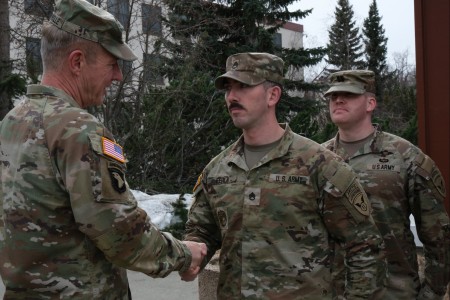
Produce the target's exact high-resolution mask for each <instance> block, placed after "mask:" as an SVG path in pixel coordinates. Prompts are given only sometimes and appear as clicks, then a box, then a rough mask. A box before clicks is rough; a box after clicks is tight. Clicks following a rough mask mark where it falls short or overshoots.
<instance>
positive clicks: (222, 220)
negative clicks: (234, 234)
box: [217, 208, 228, 229]
mask: <svg viewBox="0 0 450 300" xmlns="http://www.w3.org/2000/svg"><path fill="white" fill-rule="evenodd" d="M217 219H218V220H219V224H220V227H221V228H223V229H228V216H227V213H226V212H225V210H224V209H222V208H218V209H217Z"/></svg>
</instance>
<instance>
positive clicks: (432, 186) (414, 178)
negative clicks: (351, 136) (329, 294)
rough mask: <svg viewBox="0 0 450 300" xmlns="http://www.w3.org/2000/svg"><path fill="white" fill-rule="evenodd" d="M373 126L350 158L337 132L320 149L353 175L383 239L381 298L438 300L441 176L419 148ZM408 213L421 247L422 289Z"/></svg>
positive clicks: (445, 241)
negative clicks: (332, 154) (385, 265)
mask: <svg viewBox="0 0 450 300" xmlns="http://www.w3.org/2000/svg"><path fill="white" fill-rule="evenodd" d="M375 127H376V131H375V134H374V137H373V139H371V140H370V141H368V142H367V143H366V144H365V145H364V146H363V147H361V148H360V149H359V150H358V151H357V152H356V153H355V154H353V155H351V156H350V155H348V154H347V153H346V152H345V150H344V149H343V148H342V147H339V134H338V135H337V136H336V137H335V138H334V139H332V140H330V141H328V142H326V143H324V146H326V147H327V148H328V149H330V150H331V151H333V152H336V153H337V154H338V155H340V156H341V157H342V158H344V159H345V161H346V162H348V163H349V165H350V166H351V167H352V168H353V169H354V170H355V171H356V172H357V174H358V176H359V180H360V182H361V184H362V185H363V187H364V189H365V191H366V193H367V195H368V197H369V199H370V202H371V204H372V208H373V212H372V216H373V218H374V220H375V222H376V224H377V226H378V228H379V230H380V232H381V234H382V235H383V238H384V241H385V246H386V257H387V262H388V280H387V290H386V294H385V296H384V297H383V299H442V295H444V293H445V290H446V286H447V283H448V282H449V278H450V276H449V273H450V231H449V229H450V228H449V217H448V215H447V214H446V212H445V207H444V198H445V187H444V182H443V178H442V176H441V173H440V172H439V170H438V168H437V167H436V165H435V164H434V162H433V161H432V160H431V158H430V157H428V156H427V155H425V154H424V153H423V152H422V151H421V150H420V149H419V148H417V147H416V146H414V145H412V144H411V143H410V142H408V141H406V140H404V139H402V138H400V137H398V136H395V135H392V134H389V133H386V132H383V131H381V129H380V128H379V127H378V126H376V125H375ZM410 214H413V215H414V218H415V221H416V226H417V230H418V235H419V238H420V240H421V242H422V243H423V245H424V255H425V259H426V267H425V283H424V285H423V286H422V288H421V285H420V282H419V275H418V266H417V253H416V246H415V243H414V237H413V234H412V233H411V230H410V221H409V215H410ZM341 267H342V268H343V266H341ZM338 268H339V267H338ZM341 279H342V278H341ZM343 284H344V283H343V282H341V286H342V285H343Z"/></svg>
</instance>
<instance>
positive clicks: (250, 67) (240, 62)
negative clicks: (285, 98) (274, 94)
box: [214, 52, 284, 90]
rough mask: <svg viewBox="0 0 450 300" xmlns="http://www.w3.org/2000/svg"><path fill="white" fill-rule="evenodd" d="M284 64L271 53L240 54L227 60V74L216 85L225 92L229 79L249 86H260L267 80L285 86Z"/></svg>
mask: <svg viewBox="0 0 450 300" xmlns="http://www.w3.org/2000/svg"><path fill="white" fill-rule="evenodd" d="M283 66H284V62H283V60H282V59H281V58H279V57H278V56H275V55H272V54H269V53H257V52H249V53H238V54H234V55H231V56H229V57H228V58H227V65H226V73H225V74H223V75H221V76H219V77H217V78H216V80H215V82H214V84H215V86H216V88H217V89H219V90H223V89H224V83H225V80H226V79H227V78H230V79H234V80H236V81H239V82H242V83H245V84H248V85H251V86H253V85H258V84H260V83H263V82H264V81H266V80H269V81H272V82H275V83H278V84H280V85H282V84H283V78H284V76H283V75H284V74H283Z"/></svg>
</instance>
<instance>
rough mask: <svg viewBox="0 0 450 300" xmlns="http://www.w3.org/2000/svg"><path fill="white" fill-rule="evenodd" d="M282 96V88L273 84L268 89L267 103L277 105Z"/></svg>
mask: <svg viewBox="0 0 450 300" xmlns="http://www.w3.org/2000/svg"><path fill="white" fill-rule="evenodd" d="M280 97H281V88H280V87H279V86H273V87H270V88H268V89H267V98H268V99H267V105H268V106H269V107H271V106H275V105H277V103H278V101H280Z"/></svg>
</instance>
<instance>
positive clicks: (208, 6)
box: [127, 0, 325, 192]
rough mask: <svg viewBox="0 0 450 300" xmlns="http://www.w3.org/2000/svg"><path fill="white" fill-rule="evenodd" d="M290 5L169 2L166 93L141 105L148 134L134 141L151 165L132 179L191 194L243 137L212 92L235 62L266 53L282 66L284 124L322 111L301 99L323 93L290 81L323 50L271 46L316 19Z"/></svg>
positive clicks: (280, 0)
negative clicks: (231, 59) (297, 23)
mask: <svg viewBox="0 0 450 300" xmlns="http://www.w3.org/2000/svg"><path fill="white" fill-rule="evenodd" d="M293 2H295V1H294V0H277V1H274V0H251V1H242V0H235V1H231V0H227V1H225V0H222V1H204V0H192V1H179V0H164V4H165V7H166V8H167V15H165V16H164V17H163V22H162V24H163V28H167V29H168V31H167V33H168V34H170V37H166V36H164V35H163V36H161V38H160V39H159V41H157V43H156V44H155V49H156V52H157V53H159V54H160V59H161V62H160V71H161V74H162V75H163V76H164V77H165V78H166V79H167V80H168V82H169V86H167V87H164V88H163V89H158V88H154V89H151V90H150V91H149V93H148V94H147V97H146V99H145V100H144V107H143V110H145V113H146V118H145V120H144V122H145V123H144V124H143V127H144V128H148V129H147V130H145V129H144V130H143V131H142V134H141V135H140V136H136V138H135V139H133V140H136V141H140V142H139V145H136V146H139V147H140V148H139V147H136V149H139V151H138V152H136V153H135V154H133V155H135V156H140V157H142V156H151V159H148V160H147V161H150V162H151V164H149V165H143V164H139V165H135V164H133V163H131V162H130V170H131V169H132V168H135V169H136V168H140V170H139V172H131V171H130V173H132V174H140V175H139V176H141V179H140V182H145V184H154V185H156V186H158V187H159V188H161V186H162V184H164V183H165V186H166V187H167V188H168V189H174V191H177V190H180V189H181V188H184V187H188V188H189V189H191V188H192V186H193V184H194V183H195V180H196V179H197V176H198V174H199V173H200V172H201V171H202V169H203V167H204V166H205V165H206V164H207V163H208V161H209V160H210V159H211V158H212V157H214V156H215V155H217V154H218V153H219V152H220V151H221V150H223V147H225V146H228V145H229V144H230V143H231V142H233V141H234V140H236V139H237V137H238V136H239V135H240V134H241V132H240V130H238V129H236V128H235V127H234V126H233V123H232V121H231V120H230V117H229V115H228V111H227V110H226V108H225V102H224V95H223V93H221V92H217V91H216V90H215V87H214V84H213V83H214V79H215V78H216V77H217V76H218V75H220V74H222V73H223V72H224V69H225V62H226V59H227V57H228V56H230V55H232V54H235V53H240V52H250V51H253V52H269V53H273V54H276V55H278V56H280V57H282V58H283V60H284V61H285V66H286V74H288V78H287V80H286V83H285V87H284V93H283V98H282V100H281V101H280V104H279V109H278V111H279V114H280V115H279V117H280V119H279V120H280V121H281V122H285V121H290V120H292V119H293V118H295V116H296V115H297V113H296V112H298V111H311V110H313V109H318V108H317V106H316V104H317V103H315V104H314V105H310V102H307V101H304V99H302V98H301V97H300V95H301V93H299V91H304V90H310V89H318V88H319V87H316V86H314V85H310V84H307V83H305V82H304V81H303V80H302V78H301V77H299V76H290V74H295V71H299V70H301V69H302V68H304V67H307V66H311V65H314V64H316V63H318V62H319V61H320V60H321V59H322V58H323V55H324V54H325V49H324V48H316V49H285V48H282V47H279V46H277V45H276V43H274V37H275V36H276V33H277V31H278V29H279V28H280V27H281V26H282V25H283V24H284V23H285V22H286V21H288V20H298V19H301V18H304V17H306V16H307V15H308V14H309V13H310V12H311V10H305V11H300V10H297V11H293V12H290V11H289V10H288V6H290V5H291V4H292V3H293ZM311 121H314V120H313V118H311ZM305 124H307V121H304V122H303V124H302V125H304V126H305ZM305 127H308V126H305ZM309 128H312V130H313V128H314V127H313V126H310V127H309ZM294 130H296V129H295V128H294ZM303 131H304V130H303ZM156 132H158V133H159V135H157V134H156ZM145 139H148V141H147V140H145ZM127 146H128V148H127V149H130V148H134V147H130V146H129V145H127ZM150 146H151V148H149V147H150ZM145 147H147V148H145ZM133 176H135V175H133ZM136 179H137V178H136ZM134 183H135V185H136V181H135V182H134ZM149 188H151V187H149ZM168 189H166V191H167V190H168ZM185 191H189V192H190V190H185Z"/></svg>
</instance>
